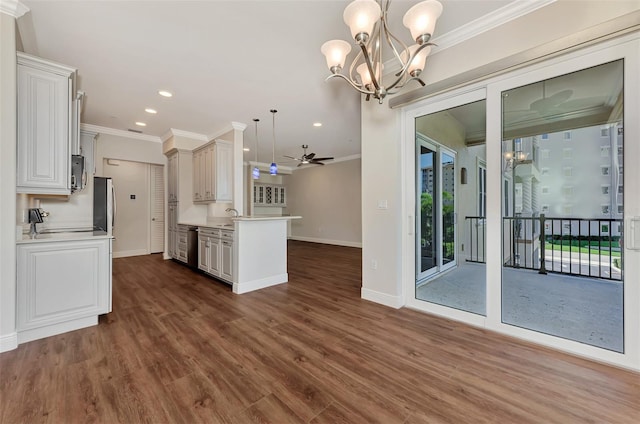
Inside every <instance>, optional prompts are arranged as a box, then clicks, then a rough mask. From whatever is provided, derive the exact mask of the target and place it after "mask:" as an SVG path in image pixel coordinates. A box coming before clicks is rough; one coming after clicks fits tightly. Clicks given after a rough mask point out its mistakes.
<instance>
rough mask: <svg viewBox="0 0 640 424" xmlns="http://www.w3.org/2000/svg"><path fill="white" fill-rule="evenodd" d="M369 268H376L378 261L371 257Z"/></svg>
mask: <svg viewBox="0 0 640 424" xmlns="http://www.w3.org/2000/svg"><path fill="white" fill-rule="evenodd" d="M371 269H378V261H376V260H375V259H371Z"/></svg>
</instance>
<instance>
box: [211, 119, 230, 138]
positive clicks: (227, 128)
mask: <svg viewBox="0 0 640 424" xmlns="http://www.w3.org/2000/svg"><path fill="white" fill-rule="evenodd" d="M233 130H234V128H233V123H231V124H228V125H225V126H224V127H222V129H220V130H218V131H216V132H213V133H211V134H210V135H208V136H207V137H208V138H209V140H215V139H216V138H218V137H220V136H222V135H225V134H226V133H228V132H231V131H233Z"/></svg>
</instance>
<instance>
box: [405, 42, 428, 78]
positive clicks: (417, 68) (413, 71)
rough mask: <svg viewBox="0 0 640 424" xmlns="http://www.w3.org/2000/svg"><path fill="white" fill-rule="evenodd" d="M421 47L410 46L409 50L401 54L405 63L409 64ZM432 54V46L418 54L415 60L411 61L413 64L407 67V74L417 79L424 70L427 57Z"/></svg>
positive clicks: (416, 45)
mask: <svg viewBox="0 0 640 424" xmlns="http://www.w3.org/2000/svg"><path fill="white" fill-rule="evenodd" d="M419 47H420V45H419V44H414V45H413V46H410V47H409V48H408V49H407V50H405V51H403V52H402V53H401V54H400V58H401V59H402V61H403V62H404V63H407V60H409V58H410V57H411V56H412V55H414V54H415V52H416V50H418V48H419ZM429 53H431V46H427V47H424V48H423V49H422V50H420V51H419V52H418V54H417V55H415V57H414V58H413V59H411V63H410V64H409V66H408V67H407V73H408V74H409V75H411V76H412V77H417V76H419V75H420V73H422V71H423V70H424V65H425V63H426V61H427V56H429Z"/></svg>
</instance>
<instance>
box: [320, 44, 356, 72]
mask: <svg viewBox="0 0 640 424" xmlns="http://www.w3.org/2000/svg"><path fill="white" fill-rule="evenodd" d="M320 51H321V52H322V54H323V55H324V56H325V57H326V59H327V67H328V68H329V70H330V71H331V72H333V73H336V72H340V70H341V69H342V68H344V62H345V61H346V60H347V55H348V54H349V53H350V52H351V45H350V44H349V43H347V42H346V41H344V40H331V41H327V42H326V43H324V44H323V45H322V47H320Z"/></svg>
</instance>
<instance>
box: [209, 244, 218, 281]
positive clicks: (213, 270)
mask: <svg viewBox="0 0 640 424" xmlns="http://www.w3.org/2000/svg"><path fill="white" fill-rule="evenodd" d="M220 244H221V243H220V239H209V271H208V273H209V274H211V275H213V276H215V277H219V276H220Z"/></svg>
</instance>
